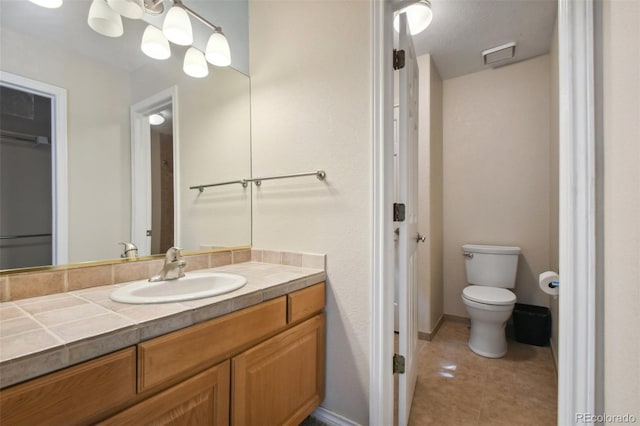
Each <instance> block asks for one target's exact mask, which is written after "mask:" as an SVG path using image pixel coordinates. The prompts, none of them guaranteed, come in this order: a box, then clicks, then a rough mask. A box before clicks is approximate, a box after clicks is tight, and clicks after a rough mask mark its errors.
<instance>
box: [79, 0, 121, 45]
mask: <svg viewBox="0 0 640 426" xmlns="http://www.w3.org/2000/svg"><path fill="white" fill-rule="evenodd" d="M87 23H88V24H89V26H90V27H91V29H92V30H94V31H95V32H97V33H99V34H102V35H103V36H107V37H120V36H121V35H122V34H123V32H124V29H123V28H122V18H121V17H120V15H118V14H117V13H116V12H115V11H114V10H113V9H111V8H110V7H109V5H108V4H107V2H106V1H105V0H93V2H92V3H91V7H90V8H89V18H88V19H87Z"/></svg>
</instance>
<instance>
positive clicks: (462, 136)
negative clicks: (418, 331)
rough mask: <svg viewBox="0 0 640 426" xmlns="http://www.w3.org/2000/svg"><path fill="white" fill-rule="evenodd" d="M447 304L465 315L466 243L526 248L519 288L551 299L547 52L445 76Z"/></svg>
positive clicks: (523, 295) (537, 300) (539, 299)
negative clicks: (547, 279) (547, 289)
mask: <svg viewBox="0 0 640 426" xmlns="http://www.w3.org/2000/svg"><path fill="white" fill-rule="evenodd" d="M443 90H444V95H443V98H444V107H443V110H444V119H443V122H444V124H443V127H444V154H443V155H444V189H443V193H444V210H443V216H444V311H445V313H447V314H452V315H457V316H464V317H468V315H467V312H466V310H465V308H464V305H463V303H462V300H461V298H460V295H461V294H462V290H463V288H464V287H465V286H466V285H467V284H466V279H465V271H464V260H463V259H464V258H463V256H462V248H461V247H462V245H463V244H465V243H475V244H498V245H517V246H520V247H521V248H522V254H521V255H520V258H519V263H518V276H517V281H516V288H515V293H516V296H517V297H518V301H519V302H520V303H526V304H533V305H541V306H547V305H548V297H547V296H546V295H545V294H543V293H542V292H541V291H540V290H539V288H538V285H537V277H538V274H539V273H540V272H543V271H546V270H547V269H549V164H550V161H549V102H550V100H549V97H550V83H549V55H543V56H539V57H537V58H534V59H530V60H527V61H523V62H519V63H516V64H513V65H509V66H505V67H502V68H497V69H491V70H487V71H482V72H478V73H475V74H470V75H466V76H462V77H458V78H454V79H450V80H445V81H444V89H443Z"/></svg>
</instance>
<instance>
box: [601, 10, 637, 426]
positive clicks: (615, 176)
mask: <svg viewBox="0 0 640 426" xmlns="http://www.w3.org/2000/svg"><path fill="white" fill-rule="evenodd" d="M603 56H604V61H603V84H604V97H603V101H604V229H605V235H604V257H605V260H604V263H605V265H604V267H605V278H604V293H605V303H604V330H605V336H604V356H605V359H604V364H605V365H604V372H605V383H604V408H605V412H606V413H607V414H625V413H630V414H633V415H635V417H636V419H639V418H640V362H639V361H638V360H640V327H638V324H640V303H639V301H640V285H639V283H640V168H639V167H638V164H640V78H639V76H640V2H638V1H635V0H634V1H622V0H620V1H610V0H607V1H604V2H603Z"/></svg>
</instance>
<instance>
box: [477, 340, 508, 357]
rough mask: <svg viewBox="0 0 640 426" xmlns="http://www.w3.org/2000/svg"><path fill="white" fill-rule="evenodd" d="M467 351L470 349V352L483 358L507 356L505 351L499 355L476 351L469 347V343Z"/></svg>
mask: <svg viewBox="0 0 640 426" xmlns="http://www.w3.org/2000/svg"><path fill="white" fill-rule="evenodd" d="M469 349H471V352H473V353H475V354H478V355H480V356H483V357H485V358H502V357H503V356H505V355H506V354H507V351H506V350H505V351H504V352H502V353H499V354H494V353H490V352H485V351H482V350H480V349H476V348H474V347H473V346H472V345H471V342H469Z"/></svg>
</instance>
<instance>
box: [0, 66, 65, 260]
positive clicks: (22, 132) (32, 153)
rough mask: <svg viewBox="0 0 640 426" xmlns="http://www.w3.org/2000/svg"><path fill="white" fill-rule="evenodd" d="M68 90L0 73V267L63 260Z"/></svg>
mask: <svg viewBox="0 0 640 426" xmlns="http://www.w3.org/2000/svg"><path fill="white" fill-rule="evenodd" d="M66 109H67V92H66V90H65V89H63V88H60V87H57V86H53V85H50V84H47V83H43V82H40V81H36V80H31V79H28V78H25V77H22V76H19V75H16V74H12V73H9V72H6V71H0V270H4V269H15V268H27V267H34V266H45V265H52V264H53V265H56V264H61V263H67V257H68V235H67V229H68V226H67V225H68V205H67V141H66V136H67V135H66Z"/></svg>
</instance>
